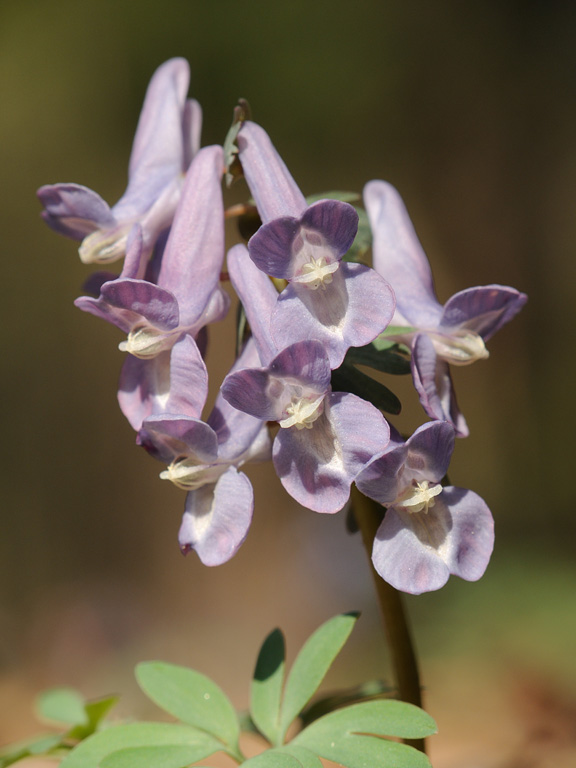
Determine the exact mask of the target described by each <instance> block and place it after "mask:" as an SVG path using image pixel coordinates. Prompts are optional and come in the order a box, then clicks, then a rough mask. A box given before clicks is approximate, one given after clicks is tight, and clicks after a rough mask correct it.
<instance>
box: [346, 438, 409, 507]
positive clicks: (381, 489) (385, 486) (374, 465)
mask: <svg viewBox="0 0 576 768" xmlns="http://www.w3.org/2000/svg"><path fill="white" fill-rule="evenodd" d="M377 453H381V450H380V451H378V452H375V456H376V458H374V460H373V461H371V462H370V463H369V464H368V465H367V466H365V467H364V468H363V469H362V471H361V472H360V474H359V475H358V477H357V478H356V485H357V486H358V489H359V490H360V491H362V493H363V494H364V495H366V496H369V497H370V498H371V499H374V500H375V501H378V502H379V503H380V504H392V502H393V501H395V499H396V498H397V497H398V494H399V490H398V489H399V484H400V480H401V479H402V471H403V468H404V463H405V461H406V455H407V453H408V449H407V447H406V445H405V444H404V443H403V442H402V444H401V445H397V444H394V447H393V448H392V447H391V448H390V450H387V451H386V452H385V453H383V454H382V455H380V456H378V455H376V454H377Z"/></svg>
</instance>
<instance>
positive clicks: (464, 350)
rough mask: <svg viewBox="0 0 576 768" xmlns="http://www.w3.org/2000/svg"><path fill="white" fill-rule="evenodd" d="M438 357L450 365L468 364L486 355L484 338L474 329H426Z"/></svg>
mask: <svg viewBox="0 0 576 768" xmlns="http://www.w3.org/2000/svg"><path fill="white" fill-rule="evenodd" d="M428 336H429V337H430V339H431V340H432V343H433V344H434V349H435V350H436V354H437V355H438V357H441V358H442V359H443V360H446V362H447V363H452V365H469V364H470V363H473V362H475V361H476V360H483V359H485V358H487V357H488V350H487V349H486V345H485V344H484V339H483V338H482V336H480V334H479V333H476V332H475V331H468V330H465V329H460V330H457V331H453V332H452V333H446V334H443V333H438V332H434V331H428Z"/></svg>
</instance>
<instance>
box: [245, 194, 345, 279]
mask: <svg viewBox="0 0 576 768" xmlns="http://www.w3.org/2000/svg"><path fill="white" fill-rule="evenodd" d="M357 230H358V214H357V213H356V211H355V210H354V208H353V207H352V206H351V205H348V203H342V202H340V201H339V200H319V201H318V202H317V203H314V205H311V206H310V207H309V208H307V209H306V211H305V212H304V214H303V216H302V217H301V218H300V219H298V218H294V217H292V216H282V217H280V218H278V219H274V220H272V221H270V222H269V223H267V224H264V225H263V226H261V227H260V229H259V230H258V232H256V234H255V235H254V236H253V237H251V238H250V241H249V242H248V250H249V252H250V258H251V259H252V260H253V261H254V263H255V264H256V265H257V267H258V268H259V269H261V270H262V271H263V272H266V274H268V275H272V276H273V277H279V278H285V279H286V280H292V279H294V278H295V277H296V276H297V275H298V274H299V273H300V271H301V269H302V266H303V262H302V256H301V252H303V253H307V251H306V249H304V250H303V246H304V240H303V237H304V235H305V236H306V240H307V241H308V242H309V243H311V244H312V245H315V246H316V250H317V256H316V258H317V257H318V256H324V258H325V259H326V261H327V262H329V263H332V262H334V261H338V260H339V259H341V258H342V256H343V255H344V254H345V253H346V252H347V251H348V249H349V248H350V246H351V245H352V243H353V242H354V238H355V236H356V232H357ZM315 240H316V241H317V242H315Z"/></svg>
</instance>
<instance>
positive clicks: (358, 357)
mask: <svg viewBox="0 0 576 768" xmlns="http://www.w3.org/2000/svg"><path fill="white" fill-rule="evenodd" d="M400 350H401V347H400V346H399V345H398V344H396V343H395V342H393V341H386V340H384V341H383V342H382V343H381V346H380V348H377V347H376V346H375V344H373V343H372V344H367V345H366V346H364V347H350V349H349V350H348V352H347V353H346V364H347V365H366V366H368V367H369V368H374V370H376V371H381V372H382V373H391V374H392V375H394V376H403V375H405V374H407V373H410V360H409V359H408V358H406V357H405V356H404V355H403V354H400Z"/></svg>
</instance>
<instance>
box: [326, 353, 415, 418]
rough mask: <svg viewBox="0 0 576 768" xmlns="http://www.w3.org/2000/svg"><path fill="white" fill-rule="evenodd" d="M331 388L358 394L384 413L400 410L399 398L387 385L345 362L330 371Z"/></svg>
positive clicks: (335, 390) (396, 413) (398, 411)
mask: <svg viewBox="0 0 576 768" xmlns="http://www.w3.org/2000/svg"><path fill="white" fill-rule="evenodd" d="M332 389H333V391H334V392H351V393H352V394H353V395H358V397H361V398H362V399H363V400H367V401H368V402H369V403H372V405H375V406H376V408H380V410H382V411H386V413H392V414H394V415H398V414H399V413H400V411H401V410H402V404H401V403H400V400H398V398H397V397H396V395H395V394H394V393H393V392H391V391H390V390H389V389H388V387H385V386H384V384H380V382H378V381H376V380H375V379H373V378H371V377H370V376H367V375H366V374H365V373H363V372H362V371H359V370H358V369H357V368H354V366H352V365H347V364H346V363H344V364H343V365H341V366H340V368H337V369H336V370H335V371H332Z"/></svg>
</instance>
